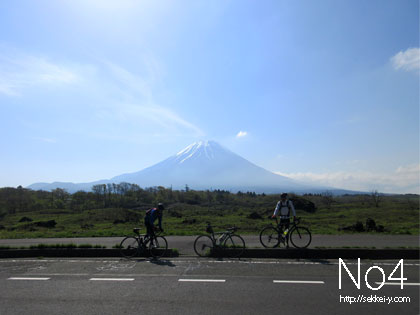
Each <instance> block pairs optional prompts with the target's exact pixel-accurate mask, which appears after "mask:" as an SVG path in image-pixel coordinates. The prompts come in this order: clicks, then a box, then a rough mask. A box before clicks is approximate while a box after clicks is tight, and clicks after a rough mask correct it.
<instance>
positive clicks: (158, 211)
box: [144, 203, 165, 238]
mask: <svg viewBox="0 0 420 315" xmlns="http://www.w3.org/2000/svg"><path fill="white" fill-rule="evenodd" d="M164 209H165V207H164V206H163V204H162V203H159V204H158V206H157V207H156V208H152V209H149V210H147V211H146V215H145V217H144V225H145V226H146V229H147V235H148V236H149V237H152V238H153V237H154V236H155V227H154V223H155V221H156V219H158V226H159V230H160V231H161V232H163V229H162V212H163V210H164Z"/></svg>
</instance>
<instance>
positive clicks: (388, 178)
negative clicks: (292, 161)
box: [275, 164, 420, 194]
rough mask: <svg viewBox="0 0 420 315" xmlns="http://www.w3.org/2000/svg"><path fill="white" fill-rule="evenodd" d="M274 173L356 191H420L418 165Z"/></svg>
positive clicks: (419, 168)
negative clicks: (378, 170)
mask: <svg viewBox="0 0 420 315" xmlns="http://www.w3.org/2000/svg"><path fill="white" fill-rule="evenodd" d="M275 173H276V174H279V175H283V176H287V177H290V178H293V179H296V180H300V181H304V182H308V183H314V184H320V185H325V186H331V187H335V188H343V189H350V190H358V191H372V190H378V191H380V192H384V193H415V194H419V193H420V183H419V174H420V165H417V164H414V165H406V166H401V167H398V168H397V169H396V170H395V171H393V172H389V173H383V174H379V173H373V172H362V171H359V172H333V173H312V172H306V173H284V172H275Z"/></svg>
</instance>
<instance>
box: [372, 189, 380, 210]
mask: <svg viewBox="0 0 420 315" xmlns="http://www.w3.org/2000/svg"><path fill="white" fill-rule="evenodd" d="M370 196H371V198H372V201H373V204H374V205H375V207H376V208H378V207H379V202H380V201H381V199H382V196H381V194H380V193H378V191H377V190H373V191H372V192H371V194H370Z"/></svg>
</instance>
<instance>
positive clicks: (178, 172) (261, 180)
mask: <svg viewBox="0 0 420 315" xmlns="http://www.w3.org/2000/svg"><path fill="white" fill-rule="evenodd" d="M121 182H127V183H132V184H137V185H139V186H140V187H143V188H144V187H154V186H164V187H172V188H174V189H183V188H185V186H186V185H188V186H189V187H190V188H191V189H195V190H206V189H224V190H229V191H232V192H236V191H254V192H259V193H262V192H264V193H279V192H291V191H293V192H297V193H302V192H322V191H325V190H327V189H329V188H327V187H321V186H313V185H308V184H305V183H302V182H298V181H295V180H293V179H290V178H288V177H284V176H280V175H277V174H274V173H272V172H270V171H267V170H265V169H263V168H262V167H259V166H257V165H255V164H253V163H251V162H249V161H247V160H246V159H244V158H242V157H241V156H239V155H237V154H235V153H233V152H231V151H230V150H228V149H226V148H224V147H223V146H221V145H220V144H218V143H217V142H214V141H199V142H195V143H193V144H191V145H189V146H188V147H186V148H185V149H183V150H181V151H180V152H178V153H177V154H175V155H173V156H171V157H169V158H167V159H166V160H163V161H161V162H159V163H157V164H155V165H153V166H150V167H148V168H145V169H143V170H141V171H139V172H135V173H127V174H122V175H118V176H115V177H113V178H111V179H109V180H99V181H95V182H91V183H79V184H74V183H60V182H55V183H51V184H47V183H35V184H32V185H30V186H29V187H28V188H31V189H36V190H52V189H55V188H63V189H66V190H68V191H69V192H75V191H77V190H87V191H89V190H91V188H92V186H93V185H97V184H107V183H121Z"/></svg>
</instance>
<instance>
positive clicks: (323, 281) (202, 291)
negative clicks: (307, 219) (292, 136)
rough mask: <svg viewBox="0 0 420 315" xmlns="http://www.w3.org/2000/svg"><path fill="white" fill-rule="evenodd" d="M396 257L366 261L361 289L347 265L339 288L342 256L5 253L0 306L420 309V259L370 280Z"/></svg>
mask: <svg viewBox="0 0 420 315" xmlns="http://www.w3.org/2000/svg"><path fill="white" fill-rule="evenodd" d="M397 263H398V259H396V260H391V261H374V262H370V261H362V262H361V265H360V271H361V273H360V279H361V280H360V290H359V289H357V288H356V286H355V284H354V283H353V281H352V280H351V279H350V276H349V275H348V274H347V271H346V270H345V269H344V266H343V265H341V268H342V275H341V279H342V288H341V290H340V289H339V261H338V260H330V261H297V260H257V259H246V260H214V259H199V258H192V257H184V258H183V257H180V258H175V259H170V260H160V261H153V260H148V259H136V260H124V259H4V260H0V314H2V315H9V314H13V315H14V314H25V315H27V314H358V315H362V314H383V315H386V314H393V315H395V314H419V288H420V287H419V285H420V283H419V282H420V280H419V261H404V262H403V265H404V269H403V272H404V273H403V277H405V278H407V280H406V281H405V282H404V283H405V285H404V287H403V289H401V288H400V283H399V282H398V281H388V280H387V279H386V284H384V285H383V286H382V287H381V288H380V289H379V290H376V291H374V290H371V289H369V288H368V287H367V284H366V282H365V274H366V273H367V274H368V276H367V281H368V284H369V285H370V286H371V287H373V288H378V287H379V286H380V285H381V283H382V271H381V269H382V270H383V272H384V274H385V276H386V278H387V277H388V276H389V274H390V273H392V271H393V270H394V268H395V266H396V265H397ZM345 264H346V267H347V268H348V269H349V272H350V273H351V274H352V276H353V277H354V278H355V280H356V282H357V272H358V264H357V260H347V261H345ZM372 267H373V268H372ZM369 268H371V269H370V270H369ZM400 271H401V268H398V269H397V271H396V272H395V273H394V275H393V276H394V277H399V276H400ZM393 284H394V285H393ZM350 302H351V303H350Z"/></svg>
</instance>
